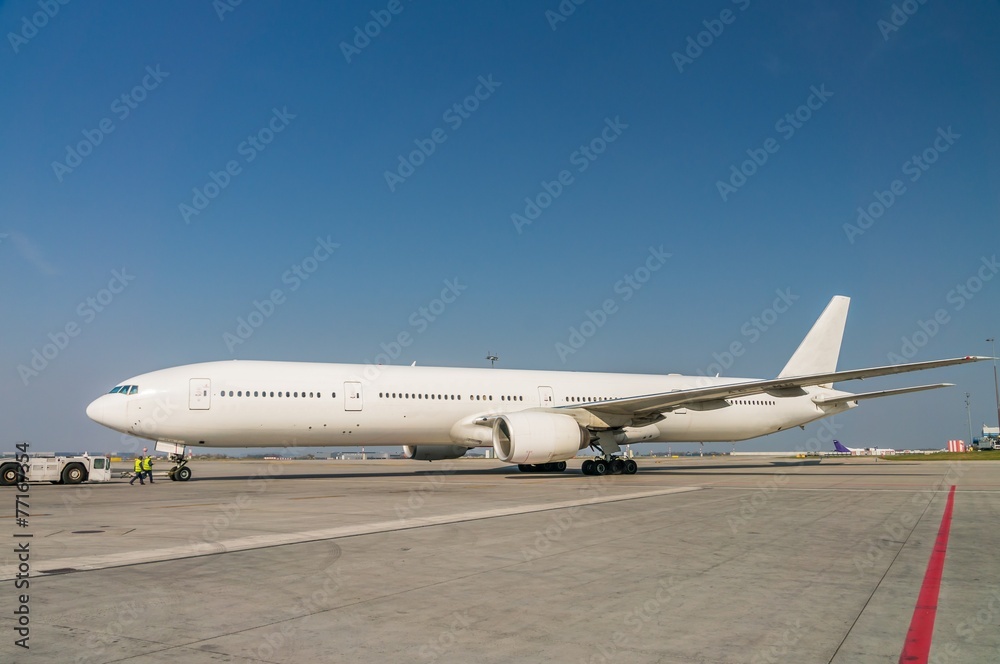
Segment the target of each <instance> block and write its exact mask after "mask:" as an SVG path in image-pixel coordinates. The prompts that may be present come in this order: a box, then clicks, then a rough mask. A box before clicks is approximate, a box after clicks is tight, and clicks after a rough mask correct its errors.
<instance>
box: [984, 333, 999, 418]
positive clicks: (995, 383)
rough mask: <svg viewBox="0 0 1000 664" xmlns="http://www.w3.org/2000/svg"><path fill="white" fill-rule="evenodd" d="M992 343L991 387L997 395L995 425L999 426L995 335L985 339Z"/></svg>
mask: <svg viewBox="0 0 1000 664" xmlns="http://www.w3.org/2000/svg"><path fill="white" fill-rule="evenodd" d="M987 341H989V342H990V343H991V344H993V355H992V357H993V389H994V390H995V393H996V395H997V426H998V427H1000V383H998V382H997V340H996V337H990V338H989V339H987Z"/></svg>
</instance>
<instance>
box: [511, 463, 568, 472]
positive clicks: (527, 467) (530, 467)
mask: <svg viewBox="0 0 1000 664" xmlns="http://www.w3.org/2000/svg"><path fill="white" fill-rule="evenodd" d="M517 469H518V470H520V471H521V472H522V473H561V472H563V471H564V470H566V462H565V461H553V462H552V463H519V464H517Z"/></svg>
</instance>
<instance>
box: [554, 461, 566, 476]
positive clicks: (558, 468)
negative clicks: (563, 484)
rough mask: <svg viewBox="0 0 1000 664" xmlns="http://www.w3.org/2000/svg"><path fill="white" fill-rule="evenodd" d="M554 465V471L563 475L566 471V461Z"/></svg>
mask: <svg viewBox="0 0 1000 664" xmlns="http://www.w3.org/2000/svg"><path fill="white" fill-rule="evenodd" d="M553 465H554V466H555V468H554V469H553V470H554V471H555V472H557V473H561V472H563V471H564V470H566V462H565V461H557V462H556V463H555V464H553Z"/></svg>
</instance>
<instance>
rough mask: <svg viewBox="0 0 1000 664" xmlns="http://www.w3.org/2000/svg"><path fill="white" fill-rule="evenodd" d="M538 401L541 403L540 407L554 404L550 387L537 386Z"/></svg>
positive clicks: (550, 406)
mask: <svg viewBox="0 0 1000 664" xmlns="http://www.w3.org/2000/svg"><path fill="white" fill-rule="evenodd" d="M538 403H540V404H541V406H542V408H552V407H554V406H555V405H556V404H555V401H554V400H553V398H552V388H551V387H544V386H539V387H538Z"/></svg>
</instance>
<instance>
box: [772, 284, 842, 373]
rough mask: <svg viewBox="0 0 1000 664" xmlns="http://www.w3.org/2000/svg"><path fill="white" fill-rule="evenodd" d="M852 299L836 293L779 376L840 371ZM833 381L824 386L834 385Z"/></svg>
mask: <svg viewBox="0 0 1000 664" xmlns="http://www.w3.org/2000/svg"><path fill="white" fill-rule="evenodd" d="M850 305H851V298H849V297H845V296H844V295H835V296H834V297H833V299H832V300H830V303H829V304H828V305H826V309H824V310H823V313H821V314H820V316H819V318H818V319H816V322H815V323H813V326H812V329H811V330H809V334H807V335H806V338H805V339H803V340H802V343H800V344H799V347H798V348H797V349H795V353H794V354H793V355H792V359H790V360H788V364H786V365H785V368H784V369H782V370H781V373H779V374H778V378H786V377H788V376H808V375H811V374H818V373H829V372H833V371H836V370H837V358H838V357H839V356H840V342H841V341H842V340H843V338H844V325H846V324H847V309H848V308H849V307H850ZM832 386H833V384H832V383H828V384H826V385H823V387H832Z"/></svg>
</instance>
